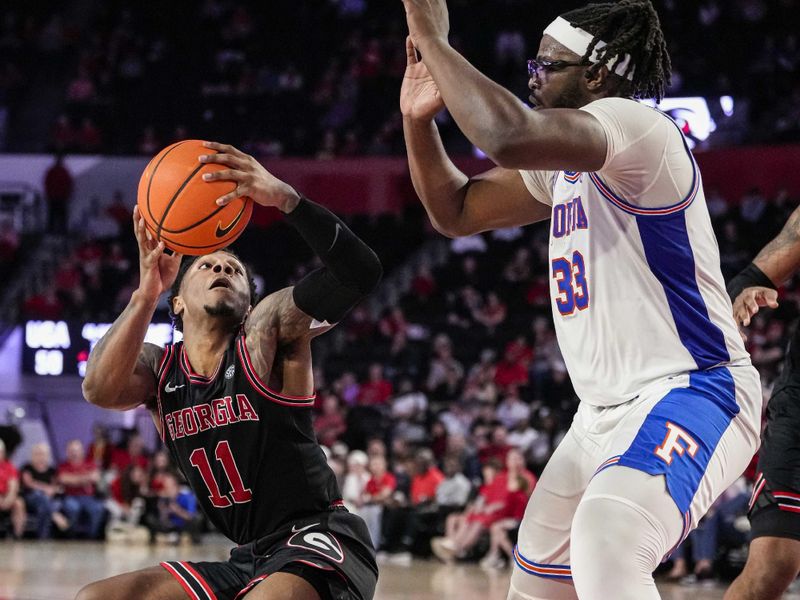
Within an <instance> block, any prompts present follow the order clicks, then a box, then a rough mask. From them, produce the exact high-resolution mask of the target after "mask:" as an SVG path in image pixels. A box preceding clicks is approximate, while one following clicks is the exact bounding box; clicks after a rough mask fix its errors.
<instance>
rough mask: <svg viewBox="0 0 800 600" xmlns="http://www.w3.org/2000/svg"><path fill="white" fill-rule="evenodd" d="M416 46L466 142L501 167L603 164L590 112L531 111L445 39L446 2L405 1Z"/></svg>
mask: <svg viewBox="0 0 800 600" xmlns="http://www.w3.org/2000/svg"><path fill="white" fill-rule="evenodd" d="M403 4H404V6H405V9H406V20H407V22H408V27H409V33H410V36H411V38H412V40H413V44H414V47H415V48H416V49H417V50H419V51H420V52H421V53H422V60H423V62H424V63H425V65H426V67H427V69H428V71H429V72H430V74H431V75H432V77H433V80H434V81H435V82H436V86H437V88H438V90H439V93H440V95H441V98H442V100H443V101H444V103H445V104H446V105H447V109H448V110H449V111H450V114H451V115H452V117H453V119H454V120H455V122H456V124H457V125H458V126H459V128H460V129H461V131H462V132H463V133H464V135H466V136H467V138H468V139H469V140H470V141H471V142H472V143H473V144H475V145H476V146H477V147H478V148H480V149H481V150H483V151H484V152H485V153H486V154H487V155H488V156H489V158H491V159H492V160H493V161H494V162H495V163H497V164H498V165H499V166H501V167H506V168H509V169H527V170H541V169H548V170H563V169H568V170H573V171H597V170H599V169H600V168H601V167H602V166H603V163H604V162H605V158H606V149H607V147H606V136H605V132H604V131H603V128H602V126H601V125H600V122H599V121H598V120H597V119H596V118H595V117H593V116H592V115H590V114H589V113H587V112H585V111H581V110H572V109H548V110H538V111H533V110H531V109H529V108H528V107H526V106H525V105H523V104H522V102H520V101H519V99H518V98H517V97H516V96H515V95H514V94H512V93H511V92H509V91H508V90H506V89H505V88H503V87H502V86H500V85H498V84H497V83H495V82H493V81H492V80H491V79H489V78H488V77H486V76H485V75H483V74H482V73H481V72H480V71H478V70H477V69H476V68H475V67H474V66H472V65H471V64H470V63H469V62H468V61H467V60H466V59H465V58H464V57H463V56H461V54H459V53H458V52H457V51H456V50H455V49H454V48H452V47H451V46H450V44H449V43H448V41H447V35H448V33H449V28H450V25H449V19H448V15H447V4H446V2H445V0H403Z"/></svg>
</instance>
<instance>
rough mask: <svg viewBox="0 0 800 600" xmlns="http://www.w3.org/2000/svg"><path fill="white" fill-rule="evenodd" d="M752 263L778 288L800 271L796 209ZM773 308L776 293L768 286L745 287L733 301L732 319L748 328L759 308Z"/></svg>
mask: <svg viewBox="0 0 800 600" xmlns="http://www.w3.org/2000/svg"><path fill="white" fill-rule="evenodd" d="M753 263H754V264H755V265H756V266H757V267H758V268H759V269H761V270H762V271H763V272H764V275H766V276H767V277H769V279H770V281H772V282H773V283H774V284H775V285H781V284H782V283H783V282H784V281H786V280H787V279H789V278H790V277H791V276H792V275H794V274H795V273H797V271H798V269H800V207H798V208H796V209H795V210H794V212H793V213H792V214H791V215H790V216H789V220H788V221H786V225H784V226H783V229H781V232H780V233H779V234H778V236H777V237H776V238H775V239H774V240H772V241H771V242H770V243H769V244H767V245H766V246H764V248H763V249H762V250H761V252H759V253H758V256H756V258H755V260H753ZM764 306H766V307H769V308H776V307H777V306H778V292H777V291H776V290H773V289H771V288H768V287H761V286H753V287H749V288H745V289H744V290H743V291H742V293H741V294H739V296H737V297H736V299H735V300H734V302H733V316H734V318H735V319H736V322H737V323H741V324H742V325H745V326H747V325H750V320H751V319H752V318H753V315H755V314H756V313H757V312H758V311H759V309H760V308H761V307H764Z"/></svg>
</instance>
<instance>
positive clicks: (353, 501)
mask: <svg viewBox="0 0 800 600" xmlns="http://www.w3.org/2000/svg"><path fill="white" fill-rule="evenodd" d="M368 462H369V459H368V458H367V455H366V453H364V452H362V451H361V450H353V451H352V452H350V454H348V455H347V473H346V474H345V476H344V485H342V500H344V505H345V506H346V507H347V510H349V511H350V512H354V513H356V514H359V509H360V508H361V506H362V505H363V504H364V490H365V489H366V487H367V482H368V481H369V478H370V475H369V471H367V464H368Z"/></svg>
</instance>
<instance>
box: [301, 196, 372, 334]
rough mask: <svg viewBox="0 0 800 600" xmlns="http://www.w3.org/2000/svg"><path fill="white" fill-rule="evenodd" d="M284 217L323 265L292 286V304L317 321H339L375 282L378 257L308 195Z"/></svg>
mask: <svg viewBox="0 0 800 600" xmlns="http://www.w3.org/2000/svg"><path fill="white" fill-rule="evenodd" d="M286 220H287V221H288V222H289V223H291V225H292V226H293V227H294V228H295V229H296V230H297V231H298V233H299V234H300V235H301V236H302V238H303V239H304V240H305V241H306V243H307V244H308V245H309V246H311V249H312V250H314V252H315V253H316V254H317V256H319V258H320V260H321V261H322V264H323V265H325V266H324V267H323V268H321V269H317V270H316V271H313V272H311V273H309V274H308V275H307V276H306V277H304V278H303V279H302V280H300V281H299V282H298V283H297V284H296V285H295V286H294V290H293V297H294V302H295V304H296V305H297V307H298V308H299V309H300V310H302V311H303V312H304V313H306V314H307V315H309V316H311V317H314V318H315V319H317V320H318V321H328V323H336V322H338V321H341V319H342V317H344V315H345V314H347V312H348V311H349V310H350V309H351V308H353V307H354V306H355V305H356V304H357V303H358V302H359V301H361V300H362V299H363V298H364V297H365V296H366V295H367V294H369V293H370V292H371V291H372V290H373V289H375V287H376V286H377V285H378V282H379V281H380V279H381V276H382V274H383V269H382V267H381V262H380V260H379V259H378V256H377V255H376V254H375V252H374V251H373V250H372V248H370V247H369V246H367V245H366V244H365V243H364V242H363V241H362V240H361V239H359V238H358V237H357V236H356V235H355V234H354V233H353V232H352V231H350V228H349V227H347V225H345V224H344V223H343V222H342V220H341V219H339V217H337V216H336V215H334V214H333V213H332V212H331V211H329V210H328V209H327V208H324V207H322V206H320V205H319V204H316V203H314V202H312V201H311V200H309V199H308V198H305V197H301V199H300V203H299V204H298V205H297V206H296V207H295V209H294V210H293V211H292V212H290V213H288V214H287V215H286Z"/></svg>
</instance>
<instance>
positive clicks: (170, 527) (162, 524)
mask: <svg viewBox="0 0 800 600" xmlns="http://www.w3.org/2000/svg"><path fill="white" fill-rule="evenodd" d="M162 483H163V487H162V488H161V491H160V492H159V494H158V501H157V503H156V506H155V510H154V511H153V512H152V513H149V514H148V515H147V516H146V517H145V524H146V525H147V528H148V529H149V530H150V539H151V541H156V542H159V543H166V544H177V543H178V542H179V541H180V539H181V535H182V534H186V535H188V536H189V539H190V540H191V541H192V543H195V544H197V543H199V542H200V524H201V520H200V517H199V514H198V512H197V499H196V498H195V497H194V495H193V494H192V492H191V491H190V490H189V489H188V488H186V487H184V486H181V485H180V483H179V482H178V477H177V476H176V475H175V474H174V473H171V472H168V473H165V474H164V475H163V477H162Z"/></svg>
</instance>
